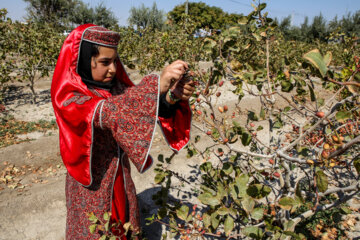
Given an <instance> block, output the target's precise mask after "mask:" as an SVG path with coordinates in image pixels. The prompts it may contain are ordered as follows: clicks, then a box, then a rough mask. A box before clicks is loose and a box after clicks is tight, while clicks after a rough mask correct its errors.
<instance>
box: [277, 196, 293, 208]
mask: <svg viewBox="0 0 360 240" xmlns="http://www.w3.org/2000/svg"><path fill="white" fill-rule="evenodd" d="M279 206H280V207H281V208H282V209H285V210H288V211H290V210H291V209H292V208H293V207H294V206H296V202H295V200H294V199H293V198H291V197H283V198H281V199H280V200H279Z"/></svg>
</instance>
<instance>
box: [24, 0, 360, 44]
mask: <svg viewBox="0 0 360 240" xmlns="http://www.w3.org/2000/svg"><path fill="white" fill-rule="evenodd" d="M24 1H25V2H27V3H29V6H28V9H27V12H28V16H27V18H28V20H30V21H35V22H40V23H41V22H47V23H52V24H53V25H54V26H57V27H59V28H62V29H69V28H70V29H72V28H73V27H74V26H76V25H79V24H83V23H88V22H92V23H95V24H97V25H102V26H104V27H108V28H114V27H118V21H117V19H116V17H115V16H114V14H113V12H112V11H111V10H110V9H108V8H106V7H105V6H104V4H103V3H100V4H99V5H97V6H96V7H90V6H89V5H88V4H85V3H84V2H82V0H51V1H48V0H24ZM185 12H186V4H185V3H184V4H180V5H177V6H175V7H174V9H173V10H171V11H170V12H168V13H167V14H166V13H165V12H164V11H162V10H159V9H158V8H157V6H156V3H155V2H154V3H153V5H152V6H151V7H146V6H145V5H144V4H142V5H141V6H139V7H132V8H131V9H130V17H129V18H128V22H129V25H130V26H132V27H134V28H137V29H138V30H139V29H145V28H148V29H158V30H164V28H165V27H166V26H168V24H179V23H180V22H181V21H182V20H183V19H184V18H185V17H186V18H189V19H191V21H192V22H194V23H195V24H196V27H197V28H209V29H226V28H227V27H229V26H234V25H236V24H237V23H238V21H239V19H241V17H243V15H242V14H234V13H232V14H229V13H226V12H224V11H223V10H222V9H221V8H218V7H213V6H209V5H207V4H205V3H203V2H190V3H188V14H187V15H185ZM166 15H167V18H166ZM275 22H276V23H277V24H278V26H279V30H280V31H281V32H282V33H283V35H284V37H285V38H286V39H288V40H300V41H307V42H310V41H313V40H314V39H320V40H322V41H327V40H328V39H329V38H330V37H331V33H334V32H341V33H344V34H346V35H348V36H353V35H356V36H359V35H360V11H357V12H355V13H354V14H350V13H349V14H348V15H346V16H343V17H342V18H341V19H338V17H335V18H334V19H333V20H331V21H330V22H327V21H326V20H325V18H324V17H323V15H321V14H320V15H319V16H315V17H314V18H313V20H312V23H310V22H309V18H308V17H306V18H305V20H304V22H303V23H302V24H301V25H300V26H292V25H291V16H288V17H286V18H284V19H282V20H281V21H279V20H277V19H275Z"/></svg>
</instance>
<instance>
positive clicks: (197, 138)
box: [195, 135, 200, 143]
mask: <svg viewBox="0 0 360 240" xmlns="http://www.w3.org/2000/svg"><path fill="white" fill-rule="evenodd" d="M199 141H200V136H199V135H197V136H196V137H195V143H198V142H199Z"/></svg>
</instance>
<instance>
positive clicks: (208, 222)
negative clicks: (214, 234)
mask: <svg viewBox="0 0 360 240" xmlns="http://www.w3.org/2000/svg"><path fill="white" fill-rule="evenodd" d="M203 223H204V226H205V227H206V228H208V227H209V226H210V225H211V217H210V215H209V214H207V213H204V214H203Z"/></svg>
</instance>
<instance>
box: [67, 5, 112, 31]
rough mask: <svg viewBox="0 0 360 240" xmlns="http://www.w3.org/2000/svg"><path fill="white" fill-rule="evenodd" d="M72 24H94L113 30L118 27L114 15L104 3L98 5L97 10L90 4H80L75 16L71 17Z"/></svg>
mask: <svg viewBox="0 0 360 240" xmlns="http://www.w3.org/2000/svg"><path fill="white" fill-rule="evenodd" d="M70 20H71V22H72V24H75V25H81V24H84V23H94V24H96V25H100V26H104V27H106V28H113V27H116V26H117V25H118V21H117V19H116V17H115V16H114V13H113V12H112V11H111V10H110V9H108V8H106V7H105V6H104V4H103V3H100V4H98V5H97V6H96V7H95V8H92V7H90V6H89V5H88V4H85V3H83V2H79V3H78V4H77V6H76V8H75V9H74V14H73V15H72V16H71V17H70Z"/></svg>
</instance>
